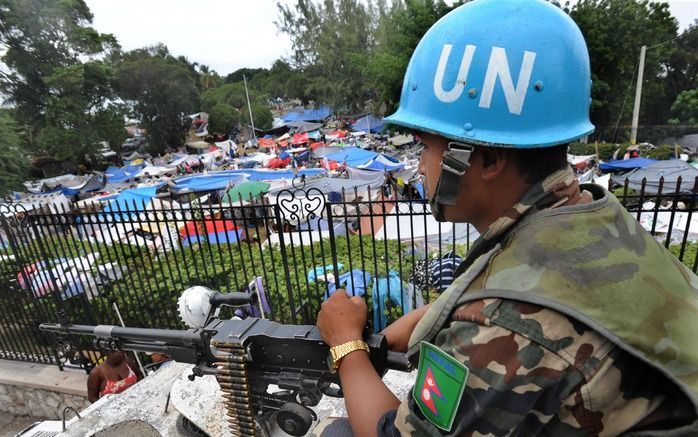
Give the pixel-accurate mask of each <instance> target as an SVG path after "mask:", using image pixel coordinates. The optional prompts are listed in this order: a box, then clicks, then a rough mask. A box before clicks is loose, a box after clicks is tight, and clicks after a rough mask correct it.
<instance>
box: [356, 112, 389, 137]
mask: <svg viewBox="0 0 698 437" xmlns="http://www.w3.org/2000/svg"><path fill="white" fill-rule="evenodd" d="M351 128H352V130H353V131H364V132H369V131H371V132H373V133H378V132H380V131H382V130H383V119H382V118H376V117H374V116H373V114H368V115H367V116H365V117H362V118H360V119H358V120H356V122H355V123H354V124H353V125H352V127H351Z"/></svg>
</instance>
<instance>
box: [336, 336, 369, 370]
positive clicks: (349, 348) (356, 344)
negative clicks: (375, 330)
mask: <svg viewBox="0 0 698 437" xmlns="http://www.w3.org/2000/svg"><path fill="white" fill-rule="evenodd" d="M358 350H365V351H366V352H369V349H368V344H367V343H366V342H365V341H363V340H352V341H348V342H346V343H343V344H340V345H337V346H332V347H331V348H330V354H329V355H327V367H329V368H330V372H332V373H336V372H337V370H339V363H340V361H341V360H342V358H344V357H345V356H346V355H348V354H350V353H352V352H354V351H358Z"/></svg>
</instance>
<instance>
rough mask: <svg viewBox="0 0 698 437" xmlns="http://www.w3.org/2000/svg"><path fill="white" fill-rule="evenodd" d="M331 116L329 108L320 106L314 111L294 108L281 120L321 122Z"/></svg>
mask: <svg viewBox="0 0 698 437" xmlns="http://www.w3.org/2000/svg"><path fill="white" fill-rule="evenodd" d="M331 114H332V110H331V109H330V107H329V106H321V107H319V108H316V109H305V108H302V107H300V108H296V109H294V110H293V111H290V112H287V113H285V114H284V115H283V116H281V119H282V120H283V121H285V122H289V121H322V120H324V119H326V118H327V117H329V116H330V115H331Z"/></svg>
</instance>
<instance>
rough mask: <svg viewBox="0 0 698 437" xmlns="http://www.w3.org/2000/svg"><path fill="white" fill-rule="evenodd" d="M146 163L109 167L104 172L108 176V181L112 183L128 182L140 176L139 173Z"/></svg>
mask: <svg viewBox="0 0 698 437" xmlns="http://www.w3.org/2000/svg"><path fill="white" fill-rule="evenodd" d="M143 167H145V165H143V164H141V165H127V166H126V167H121V168H118V167H109V168H108V169H107V171H106V172H104V174H105V175H106V176H107V181H108V182H110V183H119V182H126V181H128V180H131V179H134V178H136V177H138V173H140V171H141V170H142V169H143Z"/></svg>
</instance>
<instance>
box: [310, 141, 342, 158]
mask: <svg viewBox="0 0 698 437" xmlns="http://www.w3.org/2000/svg"><path fill="white" fill-rule="evenodd" d="M319 144H322V143H319ZM341 151H342V148H341V147H336V146H332V147H322V146H321V147H318V148H315V149H313V157H315V158H318V159H322V158H324V157H325V156H327V155H331V154H333V153H337V152H341Z"/></svg>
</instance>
